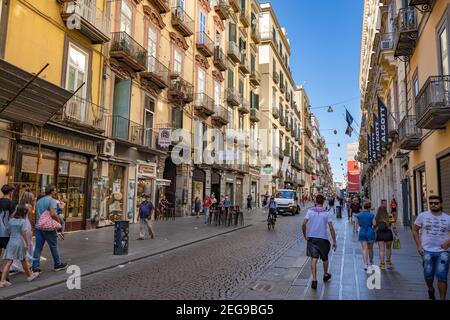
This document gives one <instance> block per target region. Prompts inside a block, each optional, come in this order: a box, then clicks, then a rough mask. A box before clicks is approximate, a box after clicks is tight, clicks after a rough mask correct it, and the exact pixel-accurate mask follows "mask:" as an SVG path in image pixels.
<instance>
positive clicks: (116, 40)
mask: <svg viewBox="0 0 450 320" xmlns="http://www.w3.org/2000/svg"><path fill="white" fill-rule="evenodd" d="M110 55H111V58H114V59H116V60H118V61H120V62H122V63H124V64H126V65H127V66H128V67H130V68H131V69H133V70H134V71H136V72H140V71H144V70H145V69H146V68H147V56H148V53H147V50H145V49H144V48H143V47H142V46H141V45H140V44H139V43H137V41H136V40H134V39H133V38H132V37H131V36H130V35H128V34H127V33H126V32H124V31H122V32H114V33H112V43H111V50H110Z"/></svg>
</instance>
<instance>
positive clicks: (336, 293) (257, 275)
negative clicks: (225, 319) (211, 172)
mask: <svg viewBox="0 0 450 320" xmlns="http://www.w3.org/2000/svg"><path fill="white" fill-rule="evenodd" d="M251 214H252V215H253V218H254V222H255V223H254V225H251V226H249V227H248V228H244V229H240V230H236V231H234V232H230V233H227V234H224V235H219V236H217V237H214V238H211V239H208V240H204V241H200V242H197V243H195V244H191V245H188V246H185V247H182V248H179V249H175V250H172V251H169V252H166V253H163V254H159V255H155V256H152V257H149V258H144V259H141V260H138V261H136V262H130V263H125V264H123V265H120V266H118V267H114V268H112V269H108V270H105V271H101V272H96V273H94V274H92V275H89V276H86V277H84V276H82V278H81V287H82V288H81V290H68V288H67V286H66V284H65V283H64V284H60V285H57V286H51V287H49V288H47V289H44V290H39V291H36V292H33V293H31V294H27V295H19V296H18V297H17V299H151V300H166V299H172V300H185V299H189V300H190V299H193V300H329V299H331V300H377V299H381V300H386V299H396V300H398V299H408V300H409V299H426V290H425V285H424V283H423V280H422V269H421V263H420V258H419V257H418V255H417V252H416V250H415V246H414V245H413V241H412V238H411V232H410V231H408V230H406V229H405V230H404V229H403V228H401V230H400V231H399V233H400V238H401V242H402V248H401V250H395V251H394V252H393V261H394V263H395V267H394V270H386V271H382V274H381V289H379V290H370V289H368V287H367V278H368V276H369V275H368V274H366V273H365V272H364V270H363V262H362V257H361V248H360V245H359V243H358V241H357V236H356V234H354V233H353V231H352V230H351V225H350V224H349V223H348V220H347V218H346V214H345V212H344V218H343V219H336V218H335V219H334V224H335V226H336V230H337V235H338V250H337V251H336V252H334V253H332V255H331V259H330V261H331V267H330V272H331V274H332V275H333V278H332V280H331V281H330V282H329V283H328V284H326V285H322V283H321V282H320V281H319V287H318V289H317V290H313V289H311V273H310V269H309V258H308V257H306V254H305V250H306V245H305V241H304V240H303V237H301V234H300V226H301V223H302V221H303V218H304V214H305V209H304V210H303V212H302V215H301V216H295V217H291V216H286V217H280V218H279V219H278V221H277V225H276V230H275V232H273V231H268V230H267V226H266V224H265V223H264V222H263V220H264V212H263V211H261V210H258V211H254V212H253V213H251ZM210 228H213V227H210ZM149 245H151V243H149ZM377 252H378V250H377V249H376V250H375V263H377V261H378V256H377ZM321 277H322V270H321V268H319V279H321Z"/></svg>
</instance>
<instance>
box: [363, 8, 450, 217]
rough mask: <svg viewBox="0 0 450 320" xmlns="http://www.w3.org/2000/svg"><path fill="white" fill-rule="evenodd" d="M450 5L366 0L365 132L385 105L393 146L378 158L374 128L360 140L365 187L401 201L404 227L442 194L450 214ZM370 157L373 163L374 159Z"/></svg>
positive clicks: (374, 193)
mask: <svg viewBox="0 0 450 320" xmlns="http://www.w3.org/2000/svg"><path fill="white" fill-rule="evenodd" d="M449 4H450V2H449V1H420V2H418V1H366V2H365V19H364V21H365V24H364V28H363V43H362V49H361V55H362V59H361V61H362V65H361V91H362V94H363V99H362V110H363V123H364V124H365V125H363V127H364V128H370V125H371V124H372V122H373V121H372V119H373V116H372V115H373V114H377V113H378V110H377V109H378V108H379V107H380V106H381V108H383V105H384V106H386V109H387V110H388V121H387V124H388V132H387V133H388V141H387V144H386V145H385V147H384V149H382V150H381V153H379V154H377V155H376V156H375V157H373V156H372V159H369V158H370V155H369V149H370V148H371V147H370V145H371V141H370V139H368V138H367V135H368V134H370V132H368V130H362V132H361V136H360V153H359V159H360V160H362V162H363V163H365V165H364V168H363V182H364V184H365V187H366V188H368V194H369V195H370V196H371V197H372V198H373V199H375V202H376V203H377V202H379V201H380V200H381V199H387V200H390V199H391V198H393V197H395V198H396V199H397V202H398V203H399V213H400V214H399V215H400V218H401V219H402V220H403V223H404V224H405V225H411V224H412V223H413V221H414V219H415V217H416V216H417V215H418V214H419V213H420V212H422V211H424V210H427V209H428V208H427V198H428V196H430V195H433V194H440V195H441V196H442V197H443V199H444V209H445V210H449V206H450V197H449V194H448V192H447V191H446V188H445V187H444V186H445V185H446V184H448V179H447V178H448V174H447V173H448V171H449V170H450V169H449V159H450V158H449V155H448V148H449V146H448V144H449V137H448V135H447V134H446V132H447V131H446V130H445V128H447V127H448V120H449V115H448V110H449V106H448V99H447V96H446V92H447V89H446V88H447V87H448V86H447V81H446V75H447V74H448V59H447V58H446V57H447V52H448V40H447V39H448V25H447V21H448V7H449ZM369 17H371V18H369ZM370 160H371V161H370Z"/></svg>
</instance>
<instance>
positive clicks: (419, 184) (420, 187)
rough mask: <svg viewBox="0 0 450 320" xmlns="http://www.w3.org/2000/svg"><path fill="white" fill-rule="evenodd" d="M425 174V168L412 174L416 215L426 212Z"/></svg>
mask: <svg viewBox="0 0 450 320" xmlns="http://www.w3.org/2000/svg"><path fill="white" fill-rule="evenodd" d="M425 173H426V171H425V168H420V169H418V170H416V171H415V172H414V179H415V185H416V215H418V214H420V213H421V212H424V211H427V210H428V202H427V182H426V175H425Z"/></svg>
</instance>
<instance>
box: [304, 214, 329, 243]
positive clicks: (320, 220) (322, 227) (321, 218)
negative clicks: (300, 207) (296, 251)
mask: <svg viewBox="0 0 450 320" xmlns="http://www.w3.org/2000/svg"><path fill="white" fill-rule="evenodd" d="M331 216H332V215H331V213H330V212H329V211H326V210H325V209H324V208H319V207H316V208H311V209H309V210H308V212H307V213H306V219H308V225H307V230H306V237H308V238H319V239H325V240H328V231H327V228H328V223H329V222H330V221H331Z"/></svg>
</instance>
